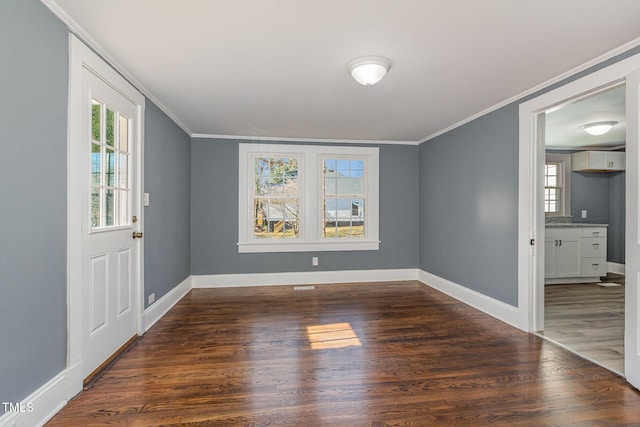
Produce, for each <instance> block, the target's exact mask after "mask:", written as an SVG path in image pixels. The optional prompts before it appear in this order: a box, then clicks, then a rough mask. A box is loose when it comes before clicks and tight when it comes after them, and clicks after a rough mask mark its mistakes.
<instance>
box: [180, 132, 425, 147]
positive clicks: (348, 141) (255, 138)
mask: <svg viewBox="0 0 640 427" xmlns="http://www.w3.org/2000/svg"><path fill="white" fill-rule="evenodd" d="M191 137H192V138H196V139H222V140H224V139H228V140H245V141H274V142H312V143H333V144H368V145H371V144H379V145H420V142H419V141H393V140H384V139H382V140H377V139H331V138H290V137H279V136H240V135H213V134H207V133H194V134H192V135H191Z"/></svg>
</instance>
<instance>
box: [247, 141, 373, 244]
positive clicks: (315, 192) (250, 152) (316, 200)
mask: <svg viewBox="0 0 640 427" xmlns="http://www.w3.org/2000/svg"><path fill="white" fill-rule="evenodd" d="M259 156H263V157H282V158H284V157H287V156H288V157H296V158H298V159H299V171H298V180H299V183H298V185H299V200H300V201H299V209H300V211H299V221H298V222H297V224H296V225H297V226H298V227H299V229H298V230H297V231H298V234H297V237H296V238H253V232H254V225H255V222H254V221H255V217H254V196H255V195H254V193H255V188H254V185H253V184H252V182H253V179H254V174H255V172H254V168H253V163H254V159H255V158H256V157H259ZM325 158H332V159H338V158H340V159H343V158H357V159H364V160H365V161H366V165H367V166H366V169H367V171H366V173H364V174H365V177H364V180H365V181H364V187H365V189H366V191H365V194H364V197H352V198H353V199H354V200H357V201H358V202H360V201H361V203H362V205H363V206H362V208H361V209H362V210H363V213H364V214H365V221H366V224H365V226H364V227H363V231H362V234H363V235H362V236H358V235H356V236H344V237H341V238H325V237H323V233H322V221H323V209H324V208H323V206H324V198H323V194H324V193H323V173H322V171H323V169H322V166H323V163H322V162H323V159H325ZM378 165H379V149H378V148H375V147H355V146H354V147H351V146H350V147H345V146H315V145H288V144H286V145H285V144H253V143H240V144H239V171H240V173H239V175H238V176H239V182H238V183H239V198H238V210H239V211H238V212H239V216H238V218H239V226H238V251H239V252H241V253H246V252H301V251H345V250H378V249H379V243H380V242H379V240H378V236H379V230H378V224H379V220H378V209H379V206H378V199H379V196H378V181H379V172H378ZM350 225H351V224H350ZM263 226H264V224H263ZM271 226H273V225H271Z"/></svg>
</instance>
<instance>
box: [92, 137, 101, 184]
mask: <svg viewBox="0 0 640 427" xmlns="http://www.w3.org/2000/svg"><path fill="white" fill-rule="evenodd" d="M101 164H102V153H101V152H100V146H99V145H98V144H91V183H92V184H97V185H99V184H100V173H101V172H100V166H101Z"/></svg>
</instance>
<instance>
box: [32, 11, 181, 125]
mask: <svg viewBox="0 0 640 427" xmlns="http://www.w3.org/2000/svg"><path fill="white" fill-rule="evenodd" d="M40 2H41V3H42V4H44V5H45V6H46V7H47V8H48V9H49V10H50V11H51V12H52V13H53V14H54V15H55V16H56V17H57V18H58V19H60V20H61V21H62V22H63V23H64V24H65V25H66V26H67V28H68V29H69V31H70V32H71V33H73V34H75V35H76V37H78V38H79V39H80V40H81V41H82V42H83V43H85V44H86V45H87V46H88V47H89V48H90V49H91V50H93V51H94V52H96V53H97V54H98V55H99V56H101V57H102V59H104V60H105V61H106V62H107V63H108V64H109V65H110V66H111V67H113V68H114V69H115V70H116V71H117V72H118V73H120V74H121V75H122V76H123V77H124V78H125V79H127V80H128V81H129V83H131V84H132V85H133V86H135V87H136V89H137V90H139V91H140V92H141V93H142V94H143V95H144V96H146V97H147V98H149V99H150V100H151V101H152V102H153V103H154V104H155V105H157V106H158V108H159V109H160V110H162V112H163V113H165V114H166V115H167V116H168V117H169V118H170V119H171V120H173V121H174V122H175V123H176V124H177V125H178V126H179V127H180V128H181V129H182V130H183V131H184V132H185V133H187V135H191V134H192V133H191V130H189V128H188V127H187V126H186V125H185V124H184V123H182V122H181V121H180V119H178V118H177V117H176V116H175V115H174V114H173V113H172V112H171V111H170V110H169V109H168V108H167V107H165V106H164V105H163V104H162V103H161V102H160V101H159V100H158V98H156V97H155V96H154V95H153V94H152V93H151V91H150V90H149V89H147V88H146V87H145V86H144V85H143V84H142V83H141V82H140V81H139V80H138V79H136V78H135V77H134V76H133V75H132V74H131V73H129V72H128V71H127V69H126V68H125V67H123V66H122V65H121V64H120V63H118V61H116V60H115V58H113V56H111V55H110V54H109V53H108V52H107V50H106V49H105V48H104V47H102V46H101V45H100V43H98V42H97V41H96V40H95V39H93V37H91V36H90V35H89V33H88V32H87V31H85V30H84V28H82V27H81V26H80V25H79V24H78V23H77V22H75V21H74V20H73V18H71V17H70V16H69V15H68V14H67V13H66V12H65V11H64V10H63V9H62V8H61V7H60V6H59V5H58V4H57V3H56V2H55V0H40Z"/></svg>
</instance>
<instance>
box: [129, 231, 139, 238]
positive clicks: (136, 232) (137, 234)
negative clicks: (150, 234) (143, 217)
mask: <svg viewBox="0 0 640 427" xmlns="http://www.w3.org/2000/svg"><path fill="white" fill-rule="evenodd" d="M131 237H133V238H134V239H142V231H134V232H133V234H132V235H131Z"/></svg>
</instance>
